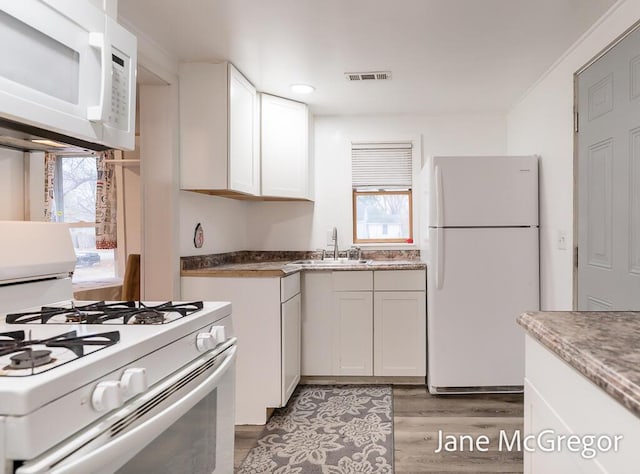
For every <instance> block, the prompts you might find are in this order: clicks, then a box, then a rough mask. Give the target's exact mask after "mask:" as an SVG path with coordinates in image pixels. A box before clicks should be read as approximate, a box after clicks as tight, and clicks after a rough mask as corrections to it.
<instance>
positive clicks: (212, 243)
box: [179, 191, 250, 257]
mask: <svg viewBox="0 0 640 474" xmlns="http://www.w3.org/2000/svg"><path fill="white" fill-rule="evenodd" d="M179 202H180V205H179V209H180V236H179V239H180V256H182V257H184V256H188V255H206V254H210V253H224V252H233V251H236V250H247V249H250V247H248V235H247V205H248V203H247V202H245V201H239V200H236V199H229V198H223V197H219V196H209V195H206V194H199V193H194V192H189V191H180V201H179ZM198 223H200V224H201V225H202V229H203V230H204V244H203V245H202V248H199V249H197V248H195V246H194V245H193V233H194V230H195V228H196V225H197V224H198Z"/></svg>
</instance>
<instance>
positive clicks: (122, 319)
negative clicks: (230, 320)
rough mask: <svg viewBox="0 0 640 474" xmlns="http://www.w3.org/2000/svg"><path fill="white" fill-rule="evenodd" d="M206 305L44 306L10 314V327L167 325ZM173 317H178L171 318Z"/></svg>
mask: <svg viewBox="0 0 640 474" xmlns="http://www.w3.org/2000/svg"><path fill="white" fill-rule="evenodd" d="M203 306H204V305H203V303H202V301H194V302H191V303H173V302H172V301H167V302H165V303H160V304H157V305H150V304H148V303H143V302H142V301H119V302H113V303H105V302H104V301H98V302H96V303H89V304H85V305H76V304H75V303H73V302H72V303H71V306H70V307H55V306H43V307H42V308H40V311H30V312H25V313H13V314H7V316H6V322H7V323H8V324H24V323H32V324H46V323H49V324H64V323H83V324H103V323H111V324H167V323H169V322H171V321H175V320H176V319H179V318H183V317H185V316H188V315H190V314H192V313H195V312H196V311H200V310H201V309H202V308H203ZM170 313H176V314H177V315H178V317H176V318H168V317H167V315H168V314H170Z"/></svg>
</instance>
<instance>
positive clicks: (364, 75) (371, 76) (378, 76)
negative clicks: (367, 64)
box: [344, 71, 391, 81]
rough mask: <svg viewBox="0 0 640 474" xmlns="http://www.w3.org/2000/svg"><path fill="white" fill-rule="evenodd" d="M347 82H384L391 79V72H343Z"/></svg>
mask: <svg viewBox="0 0 640 474" xmlns="http://www.w3.org/2000/svg"><path fill="white" fill-rule="evenodd" d="M344 77H346V78H347V81H386V80H388V79H391V71H371V72H345V73H344Z"/></svg>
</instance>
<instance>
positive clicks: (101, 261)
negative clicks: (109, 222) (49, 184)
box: [51, 155, 117, 283]
mask: <svg viewBox="0 0 640 474" xmlns="http://www.w3.org/2000/svg"><path fill="white" fill-rule="evenodd" d="M96 159H97V158H96V157H95V156H64V155H58V156H56V159H55V173H54V180H53V186H54V193H53V196H54V199H53V203H52V204H53V206H52V212H51V214H52V216H53V219H54V220H56V221H57V222H68V223H69V224H70V231H71V238H72V241H73V247H74V249H75V252H76V268H75V270H74V273H73V282H74V283H83V282H89V281H108V280H112V279H114V278H115V277H116V275H117V269H116V265H115V249H107V250H102V249H96V227H95V221H96V180H97V175H98V174H97V167H96Z"/></svg>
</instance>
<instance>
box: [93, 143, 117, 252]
mask: <svg viewBox="0 0 640 474" xmlns="http://www.w3.org/2000/svg"><path fill="white" fill-rule="evenodd" d="M114 156H115V150H107V151H103V152H100V153H99V154H98V156H97V159H96V167H97V169H98V178H97V181H96V248H97V249H114V248H116V246H117V242H116V240H117V228H116V215H117V213H116V179H115V170H114V168H115V167H114V166H113V165H111V164H109V163H105V160H113V159H114Z"/></svg>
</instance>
